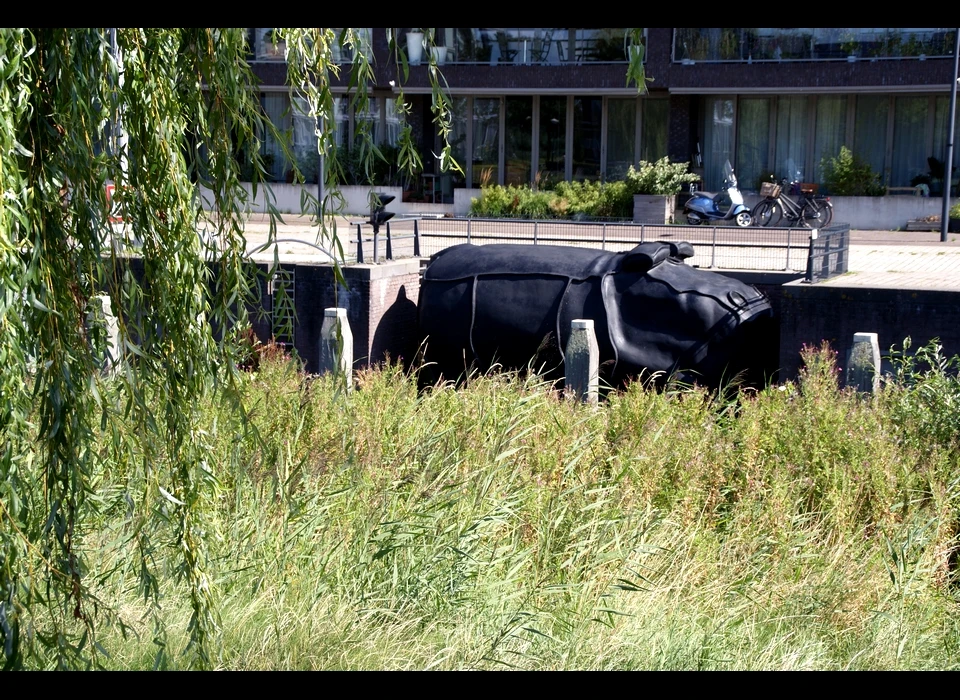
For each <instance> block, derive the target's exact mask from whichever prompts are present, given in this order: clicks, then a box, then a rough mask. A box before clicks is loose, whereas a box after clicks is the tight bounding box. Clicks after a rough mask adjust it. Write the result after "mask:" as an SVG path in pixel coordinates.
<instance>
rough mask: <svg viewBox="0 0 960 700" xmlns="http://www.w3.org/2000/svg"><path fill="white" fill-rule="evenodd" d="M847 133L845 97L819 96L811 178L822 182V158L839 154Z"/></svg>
mask: <svg viewBox="0 0 960 700" xmlns="http://www.w3.org/2000/svg"><path fill="white" fill-rule="evenodd" d="M846 133H847V98H846V96H845V95H821V96H820V97H818V98H817V131H816V134H817V137H816V141H815V143H814V145H813V164H814V173H813V177H814V180H815V181H816V182H822V181H823V168H822V167H821V166H820V163H821V162H822V161H823V159H824V158H835V157H836V156H837V155H839V153H840V147H841V146H843V144H844V137H845V136H846Z"/></svg>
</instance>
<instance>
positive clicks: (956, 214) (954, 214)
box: [950, 202, 960, 219]
mask: <svg viewBox="0 0 960 700" xmlns="http://www.w3.org/2000/svg"><path fill="white" fill-rule="evenodd" d="M950 218H951V219H960V202H957V203H956V204H954V205H953V206H952V207H950Z"/></svg>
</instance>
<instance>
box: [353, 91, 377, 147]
mask: <svg viewBox="0 0 960 700" xmlns="http://www.w3.org/2000/svg"><path fill="white" fill-rule="evenodd" d="M355 127H356V133H360V130H361V129H367V130H368V133H369V134H370V137H371V138H372V139H373V142H374V143H376V144H381V143H383V129H382V127H381V124H380V100H378V99H376V98H374V97H371V98H370V99H369V100H368V101H367V108H366V109H365V110H363V111H361V112H357V117H356V123H355Z"/></svg>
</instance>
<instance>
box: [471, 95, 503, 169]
mask: <svg viewBox="0 0 960 700" xmlns="http://www.w3.org/2000/svg"><path fill="white" fill-rule="evenodd" d="M499 162H500V100H499V98H496V97H478V98H476V99H475V100H474V101H473V186H474V187H482V186H483V185H488V184H489V185H496V184H497V183H498V182H499V181H500V178H499Z"/></svg>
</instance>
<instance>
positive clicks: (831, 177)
mask: <svg viewBox="0 0 960 700" xmlns="http://www.w3.org/2000/svg"><path fill="white" fill-rule="evenodd" d="M820 167H821V168H823V183H824V185H825V186H826V188H827V191H828V192H829V193H830V194H832V195H837V196H849V197H863V196H866V197H880V196H882V195H884V194H886V189H885V188H884V186H883V185H882V184H881V183H880V174H879V173H877V172H875V171H874V170H873V168H872V167H870V164H869V163H868V162H867V161H865V160H864V159H863V158H861V157H860V156H858V155H856V154H855V153H853V152H852V151H851V150H850V149H849V148H847V147H846V146H842V147H841V148H840V155H838V156H837V157H835V158H824V159H823V160H821V161H820Z"/></svg>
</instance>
